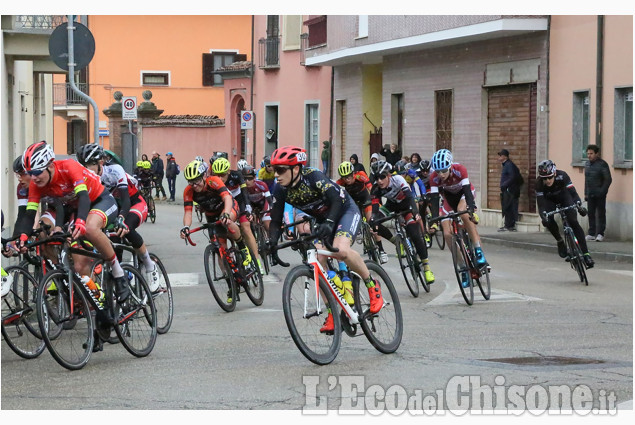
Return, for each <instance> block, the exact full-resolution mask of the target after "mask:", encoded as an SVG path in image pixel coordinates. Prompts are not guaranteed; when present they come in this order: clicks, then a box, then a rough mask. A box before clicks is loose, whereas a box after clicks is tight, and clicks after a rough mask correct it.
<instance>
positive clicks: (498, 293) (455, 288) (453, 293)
mask: <svg viewBox="0 0 635 425" xmlns="http://www.w3.org/2000/svg"><path fill="white" fill-rule="evenodd" d="M442 282H443V284H444V285H445V289H444V290H443V292H442V293H441V294H440V295H439V296H437V297H436V298H435V299H433V300H432V301H430V302H428V303H427V304H428V305H448V304H456V303H457V302H459V303H464V302H465V300H463V295H461V292H460V291H459V285H458V284H457V283H456V281H454V280H453V281H452V282H448V281H447V280H443V281H442ZM437 283H438V281H437ZM479 298H480V300H481V301H485V300H484V299H483V295H482V294H481V290H480V289H479V288H478V286H476V287H475V288H474V301H475V302H476V301H477V300H479ZM489 301H494V302H513V301H541V298H536V297H530V296H528V295H523V294H518V293H516V292H511V291H504V290H502V289H496V290H494V289H492V293H491V296H490V299H489Z"/></svg>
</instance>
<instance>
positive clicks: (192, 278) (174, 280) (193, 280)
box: [168, 273, 200, 286]
mask: <svg viewBox="0 0 635 425" xmlns="http://www.w3.org/2000/svg"><path fill="white" fill-rule="evenodd" d="M199 276H200V273H169V274H168V277H169V278H170V285H172V286H194V285H198V279H199Z"/></svg>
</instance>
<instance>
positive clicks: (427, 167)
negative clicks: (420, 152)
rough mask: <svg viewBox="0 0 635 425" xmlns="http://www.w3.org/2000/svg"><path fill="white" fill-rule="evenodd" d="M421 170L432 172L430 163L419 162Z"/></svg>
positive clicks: (425, 160) (424, 160) (425, 161)
mask: <svg viewBox="0 0 635 425" xmlns="http://www.w3.org/2000/svg"><path fill="white" fill-rule="evenodd" d="M419 169H420V170H421V171H423V172H426V171H430V161H428V160H427V159H423V160H421V162H419Z"/></svg>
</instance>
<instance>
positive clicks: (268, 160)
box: [262, 155, 271, 167]
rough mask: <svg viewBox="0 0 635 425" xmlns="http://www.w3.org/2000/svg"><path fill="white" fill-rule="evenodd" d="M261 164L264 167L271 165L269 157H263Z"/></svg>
mask: <svg viewBox="0 0 635 425" xmlns="http://www.w3.org/2000/svg"><path fill="white" fill-rule="evenodd" d="M262 162H263V163H264V164H265V167H266V166H267V165H271V157H270V156H268V155H267V156H265V157H264V158H262Z"/></svg>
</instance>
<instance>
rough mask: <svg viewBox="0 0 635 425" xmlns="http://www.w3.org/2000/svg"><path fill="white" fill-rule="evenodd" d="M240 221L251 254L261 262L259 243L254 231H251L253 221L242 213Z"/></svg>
mask: <svg viewBox="0 0 635 425" xmlns="http://www.w3.org/2000/svg"><path fill="white" fill-rule="evenodd" d="M238 222H239V223H240V232H241V234H242V235H243V239H244V240H245V243H246V244H247V246H248V247H249V251H251V256H252V257H253V258H254V259H255V260H256V262H259V261H260V255H258V244H257V243H256V238H255V237H254V233H253V232H252V231H251V222H250V221H249V220H248V219H247V217H245V215H244V214H240V217H239V218H238Z"/></svg>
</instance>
